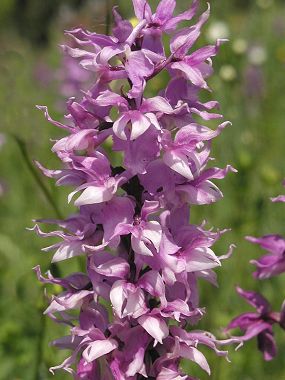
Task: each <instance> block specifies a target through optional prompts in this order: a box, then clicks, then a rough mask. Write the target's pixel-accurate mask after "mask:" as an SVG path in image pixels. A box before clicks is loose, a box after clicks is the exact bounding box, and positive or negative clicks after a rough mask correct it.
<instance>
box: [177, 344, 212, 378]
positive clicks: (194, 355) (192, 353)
mask: <svg viewBox="0 0 285 380" xmlns="http://www.w3.org/2000/svg"><path fill="white" fill-rule="evenodd" d="M180 355H181V356H182V357H183V358H186V359H189V360H192V361H193V362H195V363H197V364H198V365H199V366H200V367H201V368H202V369H203V370H204V371H206V372H207V374H208V375H210V374H211V370H210V367H209V364H208V362H207V359H206V358H205V356H204V355H203V354H202V352H200V351H199V350H197V348H195V347H187V346H186V345H183V346H181V347H180Z"/></svg>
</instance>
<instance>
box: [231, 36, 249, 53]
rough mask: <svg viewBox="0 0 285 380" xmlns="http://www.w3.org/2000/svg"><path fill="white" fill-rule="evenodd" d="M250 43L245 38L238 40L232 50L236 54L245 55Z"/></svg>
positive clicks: (234, 42)
mask: <svg viewBox="0 0 285 380" xmlns="http://www.w3.org/2000/svg"><path fill="white" fill-rule="evenodd" d="M247 47H248V43H247V41H246V40H245V39H244V38H237V39H236V40H234V41H233V44H232V49H233V51H234V52H235V53H236V54H244V53H245V52H246V51H247Z"/></svg>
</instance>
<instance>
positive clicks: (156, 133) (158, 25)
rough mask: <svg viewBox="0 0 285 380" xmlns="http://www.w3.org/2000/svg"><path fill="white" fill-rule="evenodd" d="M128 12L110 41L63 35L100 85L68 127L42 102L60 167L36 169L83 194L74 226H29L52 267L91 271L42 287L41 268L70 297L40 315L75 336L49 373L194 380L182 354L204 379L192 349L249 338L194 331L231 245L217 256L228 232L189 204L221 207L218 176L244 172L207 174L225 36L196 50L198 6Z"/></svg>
mask: <svg viewBox="0 0 285 380" xmlns="http://www.w3.org/2000/svg"><path fill="white" fill-rule="evenodd" d="M133 5H134V10H135V14H136V16H137V18H138V20H139V23H138V25H137V26H136V27H135V28H133V27H132V25H131V24H130V22H129V21H128V20H123V18H122V17H121V16H120V15H119V13H118V12H117V10H116V9H114V10H113V14H114V18H115V25H114V28H113V36H105V35H101V34H97V33H91V32H88V31H85V30H83V29H81V28H79V29H74V30H72V31H69V32H67V34H68V35H69V36H70V37H71V38H72V39H73V40H74V41H75V42H76V46H78V47H74V45H73V47H67V46H64V47H63V49H64V51H65V53H66V54H68V55H69V56H70V59H71V60H74V64H75V65H79V66H78V67H81V70H82V68H83V69H84V70H87V71H89V72H92V73H93V75H94V84H93V85H91V86H90V87H89V90H87V91H83V92H82V93H81V97H78V96H77V95H78V94H74V95H75V96H76V100H75V98H70V99H69V100H68V102H67V115H65V119H66V120H65V121H64V122H62V123H60V122H57V121H55V120H53V119H52V118H51V116H50V115H49V113H48V110H47V108H46V107H43V106H39V107H38V108H39V109H40V110H42V111H43V112H44V115H45V117H46V118H47V120H48V121H50V122H51V123H52V124H54V125H55V126H56V127H58V128H60V130H61V131H63V132H65V133H66V135H65V136H63V137H61V138H59V139H58V140H57V141H56V142H55V143H54V145H53V148H52V151H53V152H54V153H55V154H56V155H57V156H58V158H59V159H60V160H61V161H62V163H63V167H62V168H60V169H58V170H51V169H47V168H45V167H44V166H43V165H41V164H39V163H37V166H38V167H39V169H40V170H42V172H43V173H44V174H45V175H46V176H48V177H50V178H53V179H55V180H56V184H57V185H59V186H62V185H64V186H65V185H68V186H72V187H73V190H72V191H71V193H70V194H69V196H68V200H69V202H70V201H71V200H72V199H73V197H74V196H77V194H78V196H77V198H76V199H75V201H74V206H75V207H76V211H75V213H74V214H73V215H71V216H70V217H69V218H67V219H66V220H38V221H37V223H47V224H55V225H58V229H56V230H55V231H51V232H43V231H42V230H41V229H40V228H39V227H38V225H36V226H35V227H34V228H33V229H34V230H35V232H36V233H37V234H38V235H40V236H43V237H47V238H48V237H53V238H56V239H57V241H56V242H53V244H52V245H51V246H49V247H47V248H44V249H43V250H44V251H47V252H49V251H55V253H54V256H53V259H52V261H53V262H60V261H64V260H67V259H73V258H74V257H75V256H79V255H80V256H83V257H84V259H85V262H86V270H85V271H84V272H85V273H81V272H80V273H74V274H72V275H71V276H67V277H65V278H63V279H60V278H54V277H53V276H52V274H51V273H48V275H47V278H45V277H44V276H42V274H41V272H40V269H39V267H37V268H36V272H37V275H38V278H39V280H40V281H42V282H43V283H51V284H56V285H60V286H62V287H63V288H64V290H63V291H62V292H61V293H59V294H57V295H55V296H52V297H51V300H50V305H49V306H48V307H47V309H46V311H45V313H46V314H47V315H48V316H49V317H51V318H52V319H53V320H55V321H57V322H58V323H61V324H65V325H66V326H68V328H69V335H67V336H65V337H63V338H60V339H57V340H56V341H55V342H53V344H54V345H55V346H57V347H58V348H60V349H69V350H71V354H70V356H69V357H68V358H67V359H65V360H64V362H63V363H62V364H60V365H59V366H56V367H53V368H51V371H54V370H57V369H64V370H66V371H68V372H70V373H72V374H73V375H74V377H75V379H86V380H89V379H90V380H91V379H95V378H98V379H99V378H100V379H104V380H114V379H116V380H139V379H141V378H142V377H145V378H150V379H154V378H157V379H159V380H163V379H173V380H184V379H190V380H191V379H192V380H194V379H193V378H192V377H189V376H186V375H184V374H183V373H182V371H181V370H180V361H181V359H189V360H191V361H194V362H196V363H197V364H198V365H200V367H201V368H202V369H203V370H205V371H206V372H207V373H210V368H209V365H208V363H207V360H206V357H205V356H204V354H202V352H201V351H200V350H199V348H198V346H199V345H204V346H206V347H208V348H210V349H212V350H214V352H215V353H216V354H217V355H220V356H225V357H227V352H226V351H221V350H220V349H219V347H220V346H222V345H225V344H232V343H239V342H240V341H241V340H240V339H239V338H233V339H227V340H225V341H223V340H222V341H220V340H217V339H216V338H215V337H214V336H213V335H211V334H209V333H208V332H203V331H197V330H193V328H192V327H191V330H190V331H189V332H186V326H188V325H189V326H194V325H196V324H197V323H198V322H199V320H200V319H201V318H203V316H204V314H205V309H204V308H203V305H202V306H201V305H200V301H199V290H198V289H199V281H200V279H204V280H206V281H208V282H209V283H211V284H213V285H215V286H216V285H217V276H216V273H215V271H214V270H215V268H217V267H219V266H221V265H222V260H224V259H226V258H228V257H229V256H230V255H231V253H232V250H233V246H230V249H229V252H228V253H227V254H226V255H217V254H216V253H215V252H214V248H213V246H214V244H215V243H216V241H217V240H218V239H219V238H220V237H221V235H222V234H223V233H225V232H226V230H223V231H214V230H213V229H212V228H211V229H207V228H206V226H205V223H202V224H201V225H194V224H191V223H190V220H189V219H190V207H192V205H202V204H210V203H213V202H216V201H217V200H219V199H221V198H222V196H223V194H222V192H221V191H220V189H219V188H218V187H217V185H216V184H215V183H214V182H215V180H219V179H223V178H225V176H226V175H227V174H228V173H229V172H235V171H236V170H235V169H234V168H233V167H232V166H230V165H227V166H226V167H225V168H224V169H220V168H218V167H212V166H210V165H209V163H210V161H211V157H210V154H211V142H212V140H213V139H214V138H216V137H217V136H218V135H219V134H220V133H222V131H223V130H224V129H225V127H227V126H228V125H229V123H228V122H224V123H221V124H220V125H219V126H218V127H216V128H215V129H211V128H210V127H209V126H206V125H204V122H207V121H209V120H216V119H220V118H222V115H221V114H219V113H214V112H213V110H214V109H215V108H218V103H217V102H216V101H209V102H205V103H204V102H202V101H201V100H200V99H199V95H200V90H201V88H203V89H209V87H208V85H207V78H208V76H209V75H210V74H211V73H212V71H213V70H212V64H211V59H212V57H214V56H215V55H216V54H217V53H218V50H219V47H220V45H221V42H222V41H217V43H216V44H215V45H214V46H207V47H204V48H200V49H198V50H197V51H193V46H194V43H195V42H196V40H197V39H198V37H199V35H200V33H201V28H202V26H203V25H204V23H205V22H206V21H207V19H208V17H209V9H208V10H206V12H204V13H203V14H202V16H201V17H200V18H199V20H198V21H197V23H196V24H194V25H192V26H190V27H189V28H183V29H181V30H177V27H178V26H179V23H180V22H182V21H184V22H185V21H189V20H191V19H192V18H193V17H194V16H195V15H196V11H197V10H198V1H196V0H194V1H193V4H192V6H191V7H190V8H189V9H188V10H186V11H185V12H183V13H182V14H180V15H178V16H173V12H174V8H175V5H176V2H175V1H174V0H162V1H160V3H159V4H158V7H157V9H156V12H155V13H153V12H152V10H151V8H150V6H149V4H148V2H147V1H146V0H133ZM184 24H185V23H184ZM164 33H167V34H169V35H170V49H169V48H168V49H165V46H164V40H165V39H164V38H163V35H164ZM190 49H191V51H192V52H191V53H189V50H190ZM167 51H170V54H169V56H167V54H166V52H167ZM75 67H76V66H75ZM162 70H165V71H167V72H168V75H169V76H170V80H169V83H168V84H167V85H166V87H165V88H161V89H160V91H159V89H158V91H157V93H156V94H155V96H153V97H151V98H148V97H147V96H146V93H145V88H146V85H147V84H148V83H151V80H152V78H154V77H155V76H156V75H158V74H159V73H160V72H161V71H162ZM197 119H198V120H197ZM111 151H112V152H116V155H113V154H110V152H111ZM118 152H119V153H118ZM213 181H214V182H213ZM62 265H64V263H62ZM107 305H108V306H107Z"/></svg>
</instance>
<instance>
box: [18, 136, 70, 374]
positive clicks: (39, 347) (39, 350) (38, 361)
mask: <svg viewBox="0 0 285 380" xmlns="http://www.w3.org/2000/svg"><path fill="white" fill-rule="evenodd" d="M12 137H13V138H14V140H15V141H16V143H17V145H18V147H19V150H20V152H21V155H22V157H23V160H24V162H25V164H26V166H27V168H28V170H29V172H30V173H31V175H32V177H33V178H34V180H35V182H36V183H37V185H38V186H39V187H40V189H41V190H42V192H43V194H44V196H45V198H46V199H47V201H48V202H49V204H50V205H51V207H52V208H53V210H54V212H55V214H56V216H57V217H58V218H59V219H63V218H62V215H61V213H60V211H59V209H58V207H57V205H56V203H55V202H54V200H53V198H52V195H51V194H50V192H49V190H48V189H47V187H46V185H45V184H44V182H43V181H42V179H41V176H40V175H39V173H38V172H37V170H36V169H35V167H34V165H33V163H32V161H31V160H30V158H29V154H28V151H27V148H26V144H25V142H24V141H23V140H21V139H20V138H19V137H18V136H15V135H12ZM51 269H52V272H53V273H54V274H55V276H56V277H60V269H59V267H58V266H57V265H56V264H52V265H51ZM39 313H40V326H39V336H38V340H37V344H36V353H35V373H34V380H39V379H41V365H42V363H43V361H44V360H43V355H44V349H43V344H44V339H45V334H46V316H45V315H44V314H43V313H44V308H43V307H41V308H40V309H39Z"/></svg>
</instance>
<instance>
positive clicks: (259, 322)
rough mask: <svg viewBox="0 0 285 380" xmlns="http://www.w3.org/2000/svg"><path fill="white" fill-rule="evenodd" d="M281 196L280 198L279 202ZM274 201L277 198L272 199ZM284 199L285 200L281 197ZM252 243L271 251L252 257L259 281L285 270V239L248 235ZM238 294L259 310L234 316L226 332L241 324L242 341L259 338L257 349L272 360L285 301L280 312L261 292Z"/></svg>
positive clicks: (284, 326) (284, 325)
mask: <svg viewBox="0 0 285 380" xmlns="http://www.w3.org/2000/svg"><path fill="white" fill-rule="evenodd" d="M280 198H282V196H280V197H278V198H277V201H280ZM271 200H272V201H273V202H275V201H276V198H273V199H271ZM281 201H283V200H282V199H281ZM246 239H247V240H248V241H250V242H251V243H254V244H258V245H260V247H261V248H263V249H265V250H267V251H268V253H267V254H266V255H264V256H262V257H261V258H260V259H258V260H251V261H250V263H251V264H254V265H256V268H257V269H256V272H254V273H253V276H254V278H256V279H258V280H263V279H268V278H271V277H273V276H277V275H280V274H282V273H284V272H285V239H284V238H282V237H281V236H280V235H266V236H263V237H261V238H254V237H252V236H247V237H246ZM236 290H237V293H238V294H239V295H240V296H241V297H243V298H244V299H245V300H246V301H247V303H249V304H250V305H251V306H253V307H254V308H255V309H256V312H255V313H253V312H249V313H244V314H241V315H239V316H238V317H236V318H234V319H233V320H232V321H231V322H230V323H229V325H228V326H227V328H226V331H228V330H231V329H235V328H237V327H239V328H240V329H241V330H242V331H243V332H244V335H243V336H241V340H242V341H248V340H250V339H252V338H254V337H257V342H258V348H259V350H260V351H261V352H262V353H263V357H264V359H265V360H267V361H269V360H272V359H273V358H274V357H275V356H276V355H277V346H276V342H275V339H274V333H273V328H272V326H273V325H279V326H280V327H281V328H282V329H285V301H283V304H282V306H281V311H280V312H274V311H272V308H271V305H270V303H269V301H268V300H267V299H266V298H265V297H264V296H263V295H262V294H260V293H257V292H253V291H245V290H243V289H242V288H240V287H237V289H236Z"/></svg>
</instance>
